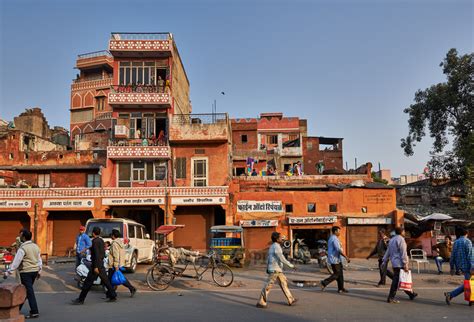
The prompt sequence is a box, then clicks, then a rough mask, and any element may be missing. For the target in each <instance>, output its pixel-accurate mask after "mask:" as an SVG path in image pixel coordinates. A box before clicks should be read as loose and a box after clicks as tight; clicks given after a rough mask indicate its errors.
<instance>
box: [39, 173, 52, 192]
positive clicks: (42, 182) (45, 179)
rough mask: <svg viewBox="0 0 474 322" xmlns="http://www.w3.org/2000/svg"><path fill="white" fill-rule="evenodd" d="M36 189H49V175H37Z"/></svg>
mask: <svg viewBox="0 0 474 322" xmlns="http://www.w3.org/2000/svg"><path fill="white" fill-rule="evenodd" d="M38 187H40V188H49V187H51V174H49V173H38Z"/></svg>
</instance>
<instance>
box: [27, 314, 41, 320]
mask: <svg viewBox="0 0 474 322" xmlns="http://www.w3.org/2000/svg"><path fill="white" fill-rule="evenodd" d="M39 316H40V315H39V313H30V314H28V315H27V316H25V319H36V318H39Z"/></svg>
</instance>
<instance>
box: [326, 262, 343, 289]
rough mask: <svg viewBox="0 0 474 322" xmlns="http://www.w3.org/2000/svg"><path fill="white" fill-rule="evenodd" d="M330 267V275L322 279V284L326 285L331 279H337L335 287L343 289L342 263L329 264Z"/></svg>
mask: <svg viewBox="0 0 474 322" xmlns="http://www.w3.org/2000/svg"><path fill="white" fill-rule="evenodd" d="M331 267H332V271H333V273H332V275H331V276H329V277H328V278H326V279H325V280H324V281H322V284H323V285H324V286H328V285H329V284H330V283H331V282H332V281H337V289H338V290H339V291H340V290H343V289H344V273H343V269H342V264H331Z"/></svg>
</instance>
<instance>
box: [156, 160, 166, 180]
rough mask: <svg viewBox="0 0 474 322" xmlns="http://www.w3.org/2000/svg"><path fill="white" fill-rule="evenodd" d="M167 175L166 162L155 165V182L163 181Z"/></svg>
mask: <svg viewBox="0 0 474 322" xmlns="http://www.w3.org/2000/svg"><path fill="white" fill-rule="evenodd" d="M166 173H167V164H166V162H159V163H155V180H165V179H166Z"/></svg>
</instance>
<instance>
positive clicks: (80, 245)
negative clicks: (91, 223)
mask: <svg viewBox="0 0 474 322" xmlns="http://www.w3.org/2000/svg"><path fill="white" fill-rule="evenodd" d="M91 246H92V242H91V239H90V237H89V236H87V234H86V227H84V226H80V227H79V234H78V235H77V237H76V268H77V266H79V265H81V261H82V259H83V258H86V257H87V253H88V252H89V249H90V248H91Z"/></svg>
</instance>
